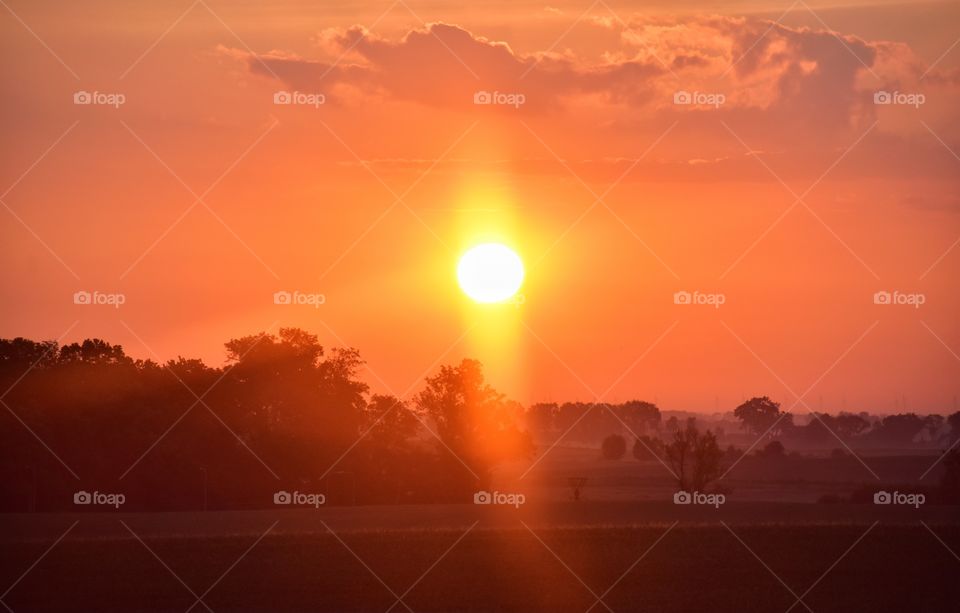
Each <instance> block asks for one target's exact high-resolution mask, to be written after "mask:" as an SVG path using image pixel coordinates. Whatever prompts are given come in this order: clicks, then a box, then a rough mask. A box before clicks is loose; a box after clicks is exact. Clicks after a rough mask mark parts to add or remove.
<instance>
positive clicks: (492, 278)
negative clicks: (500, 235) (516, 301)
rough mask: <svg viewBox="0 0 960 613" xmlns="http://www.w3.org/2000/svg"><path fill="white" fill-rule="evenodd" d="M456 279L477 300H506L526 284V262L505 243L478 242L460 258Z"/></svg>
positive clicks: (483, 301) (465, 291)
mask: <svg viewBox="0 0 960 613" xmlns="http://www.w3.org/2000/svg"><path fill="white" fill-rule="evenodd" d="M457 281H458V282H459V283H460V289H462V290H463V293H465V294H466V295H467V296H469V297H470V298H472V299H474V300H476V301H477V302H482V303H492V302H503V301H504V300H506V299H508V298H510V297H511V296H513V295H514V294H516V293H517V290H519V289H520V286H521V285H522V284H523V261H522V260H521V259H520V256H518V255H517V254H516V252H515V251H513V250H512V249H510V248H509V247H507V246H506V245H502V244H500V243H484V244H482V245H477V246H476V247H472V248H471V249H469V250H468V251H467V252H466V253H464V254H463V256H462V257H461V258H460V263H459V264H458V265H457Z"/></svg>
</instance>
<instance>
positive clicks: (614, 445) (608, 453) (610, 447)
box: [600, 434, 627, 460]
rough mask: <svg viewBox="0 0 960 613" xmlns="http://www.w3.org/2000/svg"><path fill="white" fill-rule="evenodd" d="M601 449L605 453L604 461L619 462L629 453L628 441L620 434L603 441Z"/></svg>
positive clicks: (612, 435)
mask: <svg viewBox="0 0 960 613" xmlns="http://www.w3.org/2000/svg"><path fill="white" fill-rule="evenodd" d="M600 449H601V451H602V452H603V457H604V459H607V460H619V459H621V458H622V457H623V455H624V454H625V453H627V441H626V439H625V438H623V437H622V436H620V435H619V434H611V435H610V436H608V437H607V438H605V439H603V445H602V446H601V448H600Z"/></svg>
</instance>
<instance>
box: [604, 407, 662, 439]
mask: <svg viewBox="0 0 960 613" xmlns="http://www.w3.org/2000/svg"><path fill="white" fill-rule="evenodd" d="M613 410H614V411H616V412H617V414H618V415H619V416H620V418H621V419H622V420H623V422H624V423H625V424H626V425H627V428H628V429H629V430H630V431H631V432H632V433H633V434H636V435H638V436H639V435H641V434H646V433H647V432H649V431H652V430H656V429H657V428H659V427H660V409H659V408H657V405H655V404H653V403H652V402H646V401H643V400H629V401H627V402H624V403H623V404H620V405H617V406H615V407H613Z"/></svg>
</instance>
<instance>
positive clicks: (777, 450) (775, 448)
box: [757, 441, 786, 458]
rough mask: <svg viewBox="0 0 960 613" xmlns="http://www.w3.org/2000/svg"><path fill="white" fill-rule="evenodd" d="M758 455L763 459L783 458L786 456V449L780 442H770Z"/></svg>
mask: <svg viewBox="0 0 960 613" xmlns="http://www.w3.org/2000/svg"><path fill="white" fill-rule="evenodd" d="M757 455H758V456H760V457H762V458H782V457H783V456H785V455H786V449H784V447H783V443H781V442H780V441H770V442H769V443H767V446H766V447H764V448H763V449H762V450H760V451H759V452H757Z"/></svg>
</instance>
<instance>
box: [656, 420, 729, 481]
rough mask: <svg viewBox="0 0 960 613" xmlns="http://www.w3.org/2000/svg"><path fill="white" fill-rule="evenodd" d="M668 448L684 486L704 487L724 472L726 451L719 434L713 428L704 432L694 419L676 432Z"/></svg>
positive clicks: (672, 466)
mask: <svg viewBox="0 0 960 613" xmlns="http://www.w3.org/2000/svg"><path fill="white" fill-rule="evenodd" d="M665 452H666V456H667V461H668V462H669V464H670V467H671V468H672V469H673V472H674V474H675V475H676V478H677V485H678V486H679V488H680V489H681V490H684V491H688V492H694V491H697V492H699V491H703V490H704V488H705V487H706V485H707V484H708V483H710V482H711V481H714V480H716V479H717V478H719V477H720V475H721V471H722V460H723V452H722V451H721V450H720V447H719V445H717V437H716V436H714V434H713V433H712V432H710V431H709V430H707V431H706V432H704V433H702V434H701V433H700V431H699V430H697V426H696V423H695V422H694V420H693V419H688V420H687V424H686V426H685V427H684V428H682V429H680V430H678V431H677V432H676V433H675V434H674V435H673V440H672V441H671V442H670V443H669V444H668V445H667V446H666V449H665Z"/></svg>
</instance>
